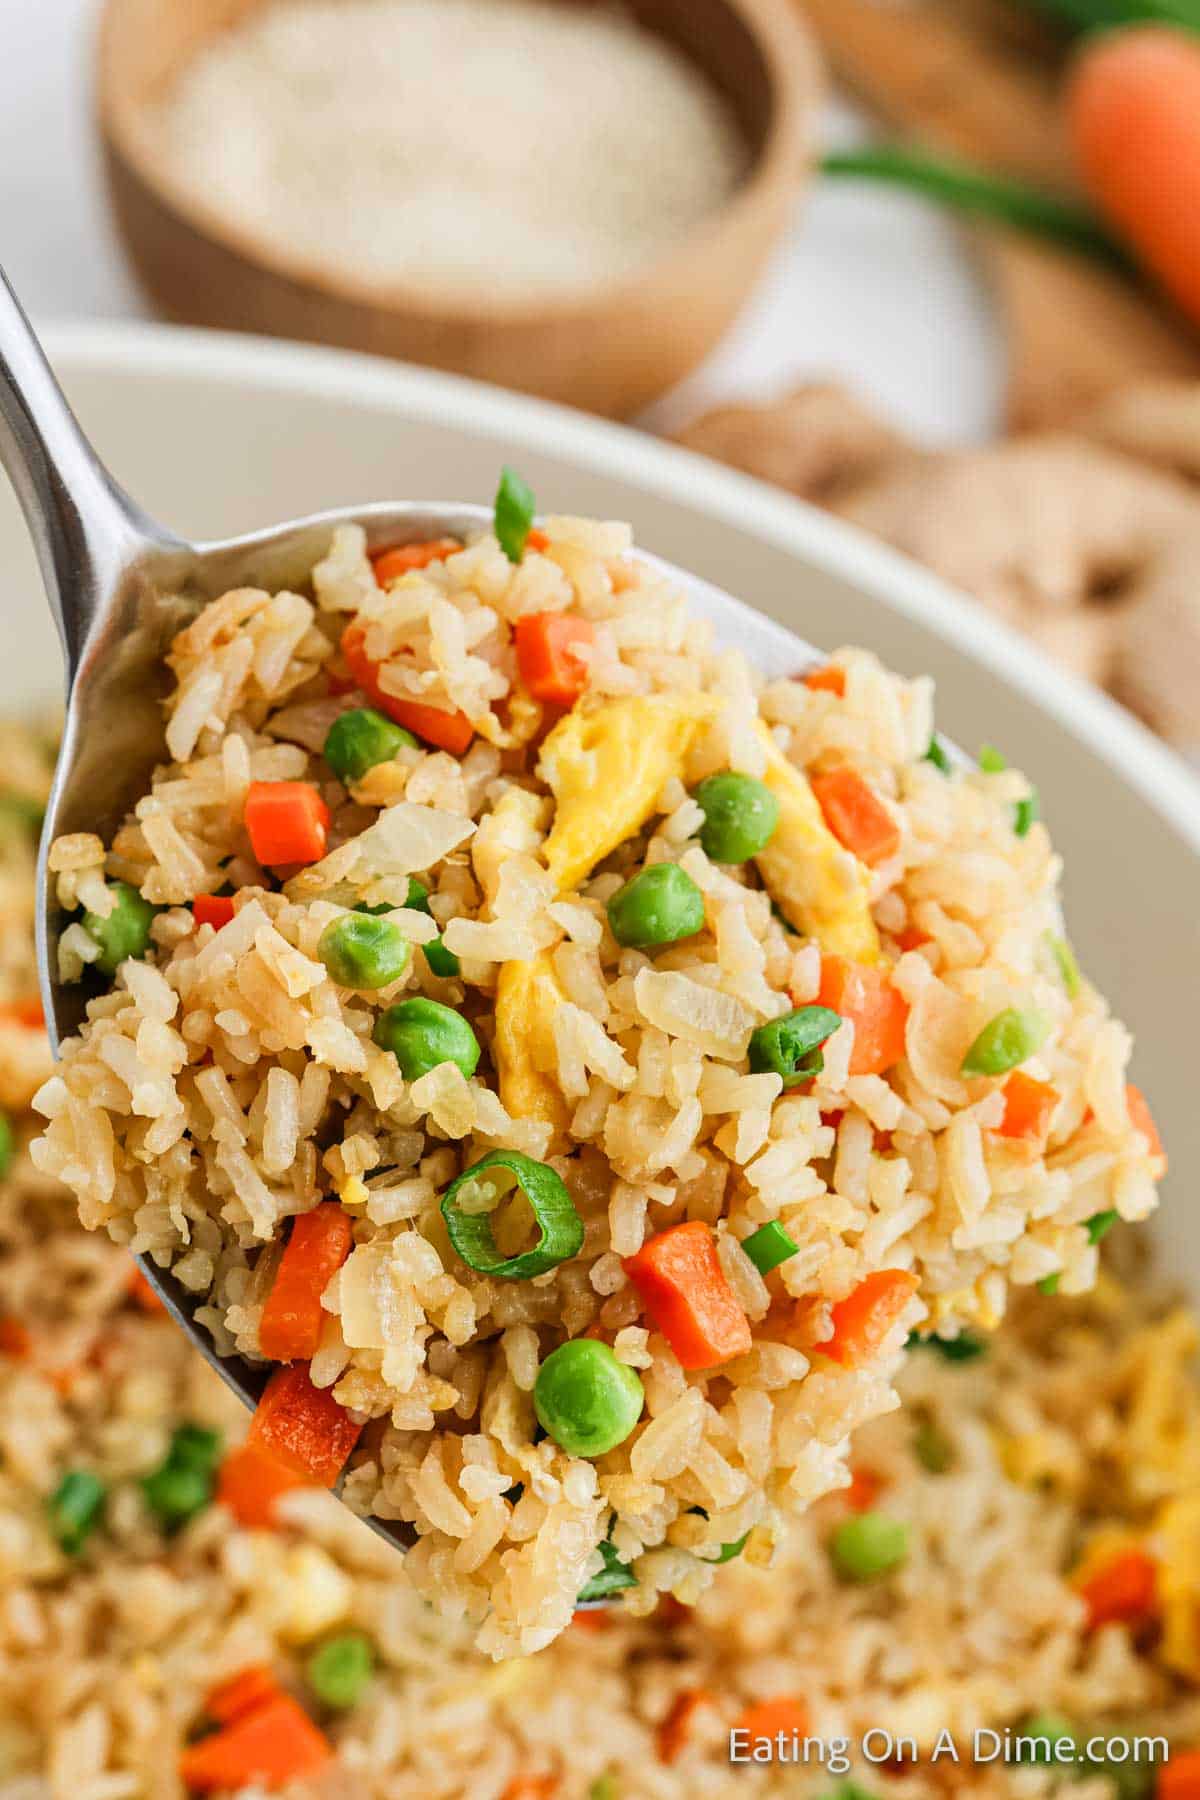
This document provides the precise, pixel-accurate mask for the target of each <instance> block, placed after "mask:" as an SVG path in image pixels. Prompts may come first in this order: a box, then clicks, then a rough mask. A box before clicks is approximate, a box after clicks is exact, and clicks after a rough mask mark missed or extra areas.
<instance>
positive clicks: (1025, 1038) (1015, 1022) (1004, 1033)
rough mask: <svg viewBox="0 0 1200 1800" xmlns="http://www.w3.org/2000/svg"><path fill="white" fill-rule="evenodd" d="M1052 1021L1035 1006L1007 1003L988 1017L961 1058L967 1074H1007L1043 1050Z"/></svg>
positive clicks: (963, 1069)
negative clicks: (1007, 1004)
mask: <svg viewBox="0 0 1200 1800" xmlns="http://www.w3.org/2000/svg"><path fill="white" fill-rule="evenodd" d="M1049 1035H1050V1021H1049V1020H1048V1019H1047V1018H1046V1017H1045V1016H1044V1014H1042V1013H1040V1012H1036V1011H1034V1009H1033V1008H1031V1007H1030V1008H1024V1009H1023V1008H1021V1007H1018V1006H1006V1007H1005V1009H1004V1011H1003V1012H999V1013H997V1014H996V1016H995V1018H994V1019H989V1020H988V1022H987V1024H986V1025H985V1026H984V1028H983V1030H982V1031H981V1032H980V1033H979V1036H978V1037H977V1038H976V1039H975V1042H974V1043H973V1044H972V1045H971V1048H970V1049H969V1050H968V1051H967V1054H966V1055H965V1056H964V1057H963V1059H962V1073H963V1074H964V1075H1007V1074H1008V1072H1009V1070H1010V1069H1016V1068H1018V1067H1019V1066H1020V1064H1021V1063H1023V1062H1027V1061H1028V1060H1029V1058H1030V1057H1031V1056H1032V1055H1033V1054H1034V1053H1035V1051H1037V1050H1040V1049H1041V1047H1042V1045H1043V1044H1044V1043H1045V1041H1046V1039H1047V1038H1048V1037H1049Z"/></svg>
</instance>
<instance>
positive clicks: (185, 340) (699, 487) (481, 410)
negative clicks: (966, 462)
mask: <svg viewBox="0 0 1200 1800" xmlns="http://www.w3.org/2000/svg"><path fill="white" fill-rule="evenodd" d="M43 335H44V341H45V344H46V347H47V351H48V354H49V355H50V358H51V361H52V362H54V363H56V364H57V365H59V366H60V367H61V369H62V371H63V373H64V375H65V376H66V378H67V380H68V381H69V380H70V376H71V374H72V373H73V372H75V373H79V374H81V375H83V374H93V373H99V374H101V375H112V376H116V377H118V378H119V377H121V376H123V375H130V376H140V377H144V376H147V375H149V376H151V377H153V376H156V375H159V376H163V377H171V378H176V379H177V378H179V377H181V376H182V377H184V378H187V379H190V380H193V381H197V382H199V383H204V382H206V381H222V382H226V383H234V384H236V383H239V382H240V383H244V384H245V385H247V386H249V387H253V388H258V389H260V390H261V389H269V390H273V391H276V392H291V393H296V394H303V395H305V396H306V397H309V398H316V399H324V398H327V399H329V400H331V401H335V402H338V403H341V404H346V403H347V402H349V403H350V404H353V405H357V406H364V407H368V408H370V409H373V410H376V411H392V412H398V413H401V414H403V415H404V416H405V417H407V418H410V419H413V420H415V421H417V422H420V421H421V420H423V419H425V420H428V421H429V422H430V423H431V424H438V425H440V426H446V425H449V426H451V427H453V428H456V429H459V430H464V431H468V432H470V433H472V434H474V435H476V436H480V435H483V436H485V437H488V438H493V439H495V441H496V444H497V466H499V464H500V462H501V461H503V460H505V455H504V452H505V449H507V451H508V452H510V453H511V451H512V449H513V447H514V446H517V445H524V446H525V447H527V448H528V449H529V450H530V451H531V452H532V453H534V454H538V453H541V454H545V455H547V456H551V457H555V458H559V459H562V460H566V461H574V462H576V463H580V464H583V465H585V466H587V467H589V468H590V469H592V470H593V471H594V472H596V473H598V474H600V475H605V476H608V477H610V478H612V479H614V480H620V481H623V482H626V483H632V484H633V485H634V486H636V487H638V488H640V489H641V490H642V491H643V492H645V493H646V494H648V495H649V496H651V497H654V496H659V497H662V498H664V499H669V500H671V501H673V502H675V503H677V504H679V505H682V506H686V507H690V508H693V509H699V510H701V511H703V512H705V513H707V514H708V515H709V516H710V517H714V518H716V519H718V520H720V521H722V522H724V523H727V524H728V525H729V526H730V527H731V529H735V530H738V531H744V532H748V533H750V534H751V535H753V536H756V537H759V538H761V539H763V540H764V541H766V542H767V543H769V544H771V545H772V546H773V547H775V548H778V549H781V550H783V551H784V552H785V553H787V554H789V555H792V556H794V557H797V558H798V559H801V560H803V561H806V562H808V563H810V564H813V565H816V566H819V567H821V568H823V569H825V570H826V571H827V572H829V573H830V574H832V575H834V576H836V577H838V578H839V579H841V580H843V581H845V582H847V584H849V585H851V586H853V587H855V588H857V589H858V591H859V592H860V593H863V594H865V595H867V596H868V597H870V598H871V599H872V600H873V601H875V602H876V603H877V604H879V605H880V606H883V607H884V608H890V609H891V610H894V611H897V612H899V613H901V614H902V615H903V616H905V617H907V618H910V619H912V620H913V621H914V622H915V623H917V624H918V625H919V626H921V627H923V628H924V629H925V630H927V631H929V632H930V633H931V634H932V635H933V636H936V637H938V638H941V639H943V640H944V641H945V642H947V643H948V644H949V645H950V646H951V647H952V648H954V649H956V650H957V651H959V652H960V653H961V654H963V655H964V656H966V657H968V658H969V659H970V660H971V661H973V662H975V663H976V664H980V665H982V666H983V667H985V668H986V669H987V670H988V671H989V672H990V673H991V674H992V675H994V676H996V677H997V678H999V679H1000V680H1002V681H1004V682H1007V683H1008V684H1009V685H1010V686H1011V687H1012V688H1014V689H1015V690H1016V691H1017V692H1018V693H1019V694H1020V695H1021V696H1022V698H1023V699H1024V700H1025V701H1026V702H1027V703H1028V704H1029V705H1030V706H1031V707H1032V708H1034V709H1035V710H1036V711H1038V712H1041V713H1043V714H1045V715H1047V716H1049V717H1050V718H1051V719H1053V720H1054V721H1055V722H1056V723H1057V724H1058V725H1059V726H1060V727H1061V728H1062V729H1063V730H1064V731H1065V732H1066V733H1067V734H1068V735H1069V736H1071V737H1073V738H1074V739H1075V740H1076V741H1077V742H1079V743H1081V744H1082V745H1083V746H1084V747H1085V748H1086V749H1087V750H1088V751H1089V752H1090V753H1091V755H1092V756H1094V757H1095V758H1096V760H1097V761H1098V762H1099V763H1101V764H1102V765H1103V766H1104V767H1105V768H1107V769H1108V770H1109V771H1110V772H1111V773H1112V775H1113V776H1114V777H1115V778H1116V779H1117V780H1118V781H1119V782H1121V783H1123V784H1124V785H1126V786H1127V787H1129V788H1131V789H1132V790H1133V791H1134V792H1135V793H1136V794H1137V796H1138V798H1139V799H1140V800H1141V801H1142V803H1143V804H1145V805H1146V806H1148V807H1149V808H1150V810H1151V811H1152V812H1153V813H1154V814H1155V815H1156V816H1157V817H1158V818H1159V819H1160V820H1161V821H1162V822H1163V823H1164V824H1165V825H1167V826H1168V827H1169V828H1170V829H1171V830H1172V831H1173V832H1174V833H1175V835H1176V836H1177V837H1178V838H1179V839H1180V840H1181V841H1182V842H1183V843H1184V844H1185V845H1186V846H1187V848H1188V849H1190V850H1191V851H1192V853H1193V854H1194V855H1195V856H1196V857H1197V858H1200V781H1198V780H1197V778H1196V776H1195V774H1194V773H1193V772H1192V771H1191V770H1190V769H1189V768H1188V766H1187V765H1186V764H1185V763H1184V762H1183V760H1182V758H1180V757H1179V756H1177V755H1176V754H1175V752H1174V751H1172V750H1170V749H1169V748H1168V747H1167V746H1166V745H1165V744H1164V743H1162V742H1161V740H1160V739H1158V738H1156V737H1155V736H1154V735H1153V734H1152V733H1151V732H1150V731H1149V729H1148V728H1147V727H1146V726H1144V725H1143V724H1141V722H1140V721H1139V720H1137V719H1135V718H1134V717H1133V715H1132V714H1131V713H1128V712H1126V711H1125V709H1124V708H1123V707H1121V706H1119V705H1118V704H1117V702H1116V701H1115V700H1112V699H1111V698H1110V697H1109V696H1108V695H1107V694H1105V693H1103V692H1101V690H1100V689H1098V688H1093V687H1092V686H1091V685H1090V684H1089V683H1087V682H1085V681H1084V680H1083V679H1082V678H1081V677H1080V676H1077V675H1074V674H1072V673H1071V672H1070V671H1069V670H1065V669H1063V668H1061V667H1060V666H1059V665H1058V664H1056V663H1053V662H1051V661H1050V659H1049V658H1048V657H1047V656H1046V655H1045V654H1044V653H1043V652H1042V651H1041V650H1039V649H1037V648H1036V647H1035V646H1034V645H1033V644H1031V643H1030V642H1029V641H1028V640H1027V639H1025V638H1023V637H1021V636H1020V635H1019V634H1018V633H1017V632H1016V631H1015V630H1014V629H1013V628H1012V627H1010V626H1008V625H1006V624H1004V623H1003V622H1002V621H1000V620H999V619H996V618H994V617H993V616H991V615H990V614H988V613H986V612H984V610H983V609H982V608H981V607H978V606H975V605H972V604H970V603H964V599H963V596H962V595H961V594H960V593H959V592H958V591H957V590H955V589H954V588H952V587H950V586H949V585H948V584H947V583H945V582H943V581H942V580H941V579H940V578H939V577H937V576H935V575H932V574H930V573H929V572H928V571H927V570H925V569H923V568H922V567H920V565H919V564H917V563H915V562H911V561H910V560H909V559H908V558H907V557H905V556H903V555H901V554H900V552H898V551H896V550H892V549H891V548H889V547H888V546H886V545H884V544H880V543H878V542H876V541H875V540H874V539H872V538H869V537H868V536H867V535H866V534H865V533H864V532H862V531H860V530H859V529H858V528H857V527H855V526H852V525H849V524H847V523H845V522H844V521H843V520H840V519H836V518H833V517H832V516H830V515H829V514H827V513H823V512H821V511H819V510H818V509H817V508H816V507H814V506H810V505H808V504H807V503H806V502H803V501H801V500H797V499H796V498H794V497H793V496H792V495H790V494H786V493H784V492H783V491H782V490H780V489H777V488H772V487H770V486H768V485H767V484H766V483H765V482H761V481H759V480H757V479H755V478H754V477H752V476H749V475H744V474H741V473H740V472H738V471H735V470H732V469H728V468H726V467H724V466H723V465H722V464H720V463H717V462H714V461H711V460H710V459H709V458H708V457H704V456H701V455H699V454H698V453H697V452H695V451H692V450H685V449H683V448H682V447H680V446H678V445H675V444H669V443H666V442H664V441H662V440H661V439H658V438H654V437H652V436H650V434H649V433H648V432H642V431H637V430H635V429H633V428H631V427H629V426H624V425H618V424H615V423H613V422H611V421H609V420H606V419H601V418H598V417H593V416H592V415H590V414H586V413H582V412H578V411H576V410H574V409H573V408H570V407H566V406H562V405H559V404H556V403H554V402H551V401H548V400H540V399H536V398H534V397H532V396H529V395H525V394H517V393H511V392H508V391H507V390H505V389H503V388H498V387H493V386H491V385H489V384H487V383H484V382H478V381H472V380H470V379H469V378H467V377H466V376H462V375H449V374H445V373H442V372H441V371H439V370H433V369H425V368H418V367H416V366H414V365H411V364H406V363H401V362H394V361H391V360H388V359H384V358H381V357H373V356H367V355H364V354H362V353H361V352H357V351H348V350H331V349H326V348H323V347H320V346H316V345H309V344H298V343H293V342H290V341H286V340H279V339H273V338H263V337H255V336H252V335H249V334H240V333H233V332H218V331H204V330H197V329H194V328H189V327H184V326H178V325H164V324H151V323H146V322H127V321H120V322H115V321H114V322H105V323H95V322H88V323H75V324H72V323H65V324H64V323H60V324H55V325H49V326H47V328H46V329H45V331H44V334H43ZM263 522H264V524H267V523H270V521H263ZM166 523H168V524H169V523H170V521H169V520H168V521H166ZM692 572H693V573H694V574H695V575H697V576H698V577H700V579H702V580H703V579H704V578H705V577H704V571H703V570H701V569H696V570H694V571H692ZM752 610H753V609H752ZM755 616H756V617H757V618H761V619H762V620H763V623H764V624H766V625H770V626H772V627H773V628H774V629H775V630H777V631H779V632H781V633H783V634H784V635H785V636H787V637H789V638H790V637H792V635H793V634H792V633H790V632H788V630H787V627H786V626H783V625H780V624H779V623H778V622H777V621H772V620H769V619H767V618H766V616H765V615H761V614H757V612H756V614H755Z"/></svg>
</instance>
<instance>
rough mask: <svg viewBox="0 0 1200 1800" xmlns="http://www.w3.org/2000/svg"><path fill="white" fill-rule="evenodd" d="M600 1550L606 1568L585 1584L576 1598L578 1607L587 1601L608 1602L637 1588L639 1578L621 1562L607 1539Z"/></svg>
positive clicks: (626, 1564) (627, 1565)
mask: <svg viewBox="0 0 1200 1800" xmlns="http://www.w3.org/2000/svg"><path fill="white" fill-rule="evenodd" d="M599 1550H600V1554H601V1556H602V1557H603V1558H604V1567H603V1568H602V1569H601V1570H600V1572H599V1574H596V1575H593V1576H592V1577H591V1579H590V1580H588V1581H585V1582H584V1584H583V1586H582V1587H581V1588H580V1590H579V1592H578V1594H577V1595H576V1596H575V1600H576V1604H577V1605H580V1604H582V1603H583V1602H584V1601H585V1600H607V1599H609V1598H610V1596H611V1595H613V1594H620V1593H622V1592H624V1590H625V1589H626V1588H632V1587H636V1586H637V1584H638V1580H637V1576H636V1575H635V1574H634V1572H633V1570H632V1569H631V1568H630V1567H629V1564H628V1563H623V1562H622V1561H621V1559H620V1557H619V1556H618V1555H617V1552H616V1550H615V1548H614V1547H613V1545H612V1544H611V1543H610V1542H609V1540H608V1539H607V1538H605V1540H604V1542H603V1543H602V1544H601V1545H600V1546H599Z"/></svg>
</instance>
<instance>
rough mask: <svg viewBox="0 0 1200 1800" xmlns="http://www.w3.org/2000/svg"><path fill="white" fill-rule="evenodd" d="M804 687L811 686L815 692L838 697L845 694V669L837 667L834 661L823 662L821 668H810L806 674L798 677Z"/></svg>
mask: <svg viewBox="0 0 1200 1800" xmlns="http://www.w3.org/2000/svg"><path fill="white" fill-rule="evenodd" d="M800 679H801V681H802V682H803V683H804V685H805V687H806V688H812V690H813V692H814V693H817V694H836V695H837V696H838V698H839V699H844V698H845V695H846V671H845V669H839V668H838V666H837V664H836V663H825V664H824V666H823V667H822V668H819V669H810V670H809V671H808V673H807V675H802V676H801V677H800Z"/></svg>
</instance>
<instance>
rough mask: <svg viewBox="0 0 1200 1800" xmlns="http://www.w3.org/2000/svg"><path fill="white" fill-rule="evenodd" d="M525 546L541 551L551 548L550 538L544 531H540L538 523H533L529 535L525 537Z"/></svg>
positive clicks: (528, 548)
mask: <svg viewBox="0 0 1200 1800" xmlns="http://www.w3.org/2000/svg"><path fill="white" fill-rule="evenodd" d="M525 548H526V550H537V551H539V552H540V551H543V550H548V549H549V548H550V539H549V538H548V537H547V536H546V534H545V532H544V531H539V530H538V528H537V526H536V525H531V526H530V527H529V535H528V537H527V538H526V539H525Z"/></svg>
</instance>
